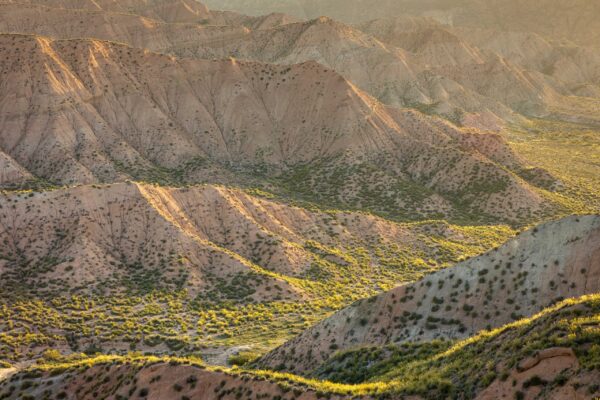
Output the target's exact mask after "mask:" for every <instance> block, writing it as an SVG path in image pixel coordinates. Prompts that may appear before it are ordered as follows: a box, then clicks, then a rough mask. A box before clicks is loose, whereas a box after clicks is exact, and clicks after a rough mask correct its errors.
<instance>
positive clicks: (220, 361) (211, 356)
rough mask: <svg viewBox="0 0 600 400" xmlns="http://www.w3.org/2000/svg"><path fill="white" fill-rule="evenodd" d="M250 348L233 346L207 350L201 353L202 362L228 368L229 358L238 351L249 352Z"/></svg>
mask: <svg viewBox="0 0 600 400" xmlns="http://www.w3.org/2000/svg"><path fill="white" fill-rule="evenodd" d="M250 349H251V346H234V347H227V348H218V349H209V350H207V351H206V352H204V353H202V360H203V361H204V362H206V363H207V364H208V365H215V366H220V367H226V366H228V364H227V360H228V359H229V357H230V356H234V355H236V354H238V353H239V352H240V351H245V350H250Z"/></svg>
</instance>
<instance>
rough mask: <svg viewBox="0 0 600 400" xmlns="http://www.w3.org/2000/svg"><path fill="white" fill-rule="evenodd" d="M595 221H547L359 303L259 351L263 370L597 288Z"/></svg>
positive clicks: (477, 322) (473, 328) (482, 320)
mask: <svg viewBox="0 0 600 400" xmlns="http://www.w3.org/2000/svg"><path fill="white" fill-rule="evenodd" d="M599 234H600V218H599V217H598V216H580V217H579V216H576V217H569V218H566V219H563V220H561V221H558V222H552V223H547V224H545V225H542V226H540V227H537V228H534V229H532V230H529V231H527V232H524V233H522V234H520V235H519V236H517V237H516V238H515V239H513V240H511V241H509V242H507V243H506V244H505V245H503V246H502V247H500V248H497V249H495V250H493V251H490V252H488V253H486V254H484V255H482V256H479V257H476V258H473V259H471V260H468V261H466V262H464V263H461V264H458V265H457V266H456V267H454V268H449V269H446V270H444V271H440V272H438V273H435V274H432V275H430V276H428V277H426V278H424V279H423V280H421V281H419V282H416V283H413V284H410V285H406V286H401V287H398V288H397V289H394V290H392V291H390V292H388V293H385V294H382V295H380V296H377V297H374V298H371V299H368V300H362V301H360V302H357V303H356V304H354V305H353V306H351V307H349V308H347V309H345V310H343V311H341V312H339V313H337V314H335V315H334V316H332V317H331V318H328V319H326V320H324V321H323V322H321V323H320V324H318V325H316V326H314V327H313V328H311V329H309V330H307V331H306V332H305V333H304V334H302V335H300V336H298V337H296V338H295V339H293V340H292V341H290V342H288V343H286V344H285V345H284V346H282V347H280V348H278V349H276V350H274V351H273V352H271V353H269V354H268V355H266V356H265V357H264V358H263V359H262V360H261V363H262V365H263V366H268V367H270V368H282V369H285V370H289V371H295V372H307V371H310V370H311V369H313V368H315V366H318V365H319V364H320V363H322V362H323V361H324V360H327V359H328V358H329V357H331V356H332V355H333V354H334V353H335V352H336V351H338V350H343V349H349V348H353V347H358V346H361V345H366V344H369V345H374V344H376V345H385V344H394V343H396V344H398V343H403V342H414V341H428V340H433V339H455V338H464V337H468V336H471V335H473V334H474V333H476V332H478V331H480V330H482V329H486V328H487V329H489V328H494V327H498V326H501V325H503V324H506V323H508V322H510V321H511V320H516V319H519V318H521V317H523V316H530V315H532V314H534V313H536V312H538V311H540V310H541V309H543V308H544V307H546V306H548V305H549V304H552V303H553V302H556V301H558V300H560V299H563V298H569V297H576V296H580V295H582V294H588V293H596V292H597V291H598V288H599V285H600V248H599V247H598V245H599V243H600V241H599V240H598V237H599V236H598V235H599Z"/></svg>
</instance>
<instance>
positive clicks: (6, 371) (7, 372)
mask: <svg viewBox="0 0 600 400" xmlns="http://www.w3.org/2000/svg"><path fill="white" fill-rule="evenodd" d="M16 372H17V369H16V368H0V382H2V381H4V380H5V379H8V378H10V377H11V376H13V375H14V374H15V373H16Z"/></svg>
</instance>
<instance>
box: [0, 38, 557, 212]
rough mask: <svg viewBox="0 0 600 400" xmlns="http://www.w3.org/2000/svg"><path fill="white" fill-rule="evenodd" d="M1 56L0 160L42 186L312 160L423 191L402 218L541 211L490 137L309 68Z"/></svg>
mask: <svg viewBox="0 0 600 400" xmlns="http://www.w3.org/2000/svg"><path fill="white" fill-rule="evenodd" d="M0 42H1V46H2V47H4V48H5V49H6V50H7V51H6V54H7V56H6V57H5V58H4V59H3V60H2V61H0V73H2V74H3V75H4V76H5V77H6V80H5V84H4V88H3V90H2V92H1V96H2V98H1V99H0V110H1V111H2V113H1V114H2V117H0V118H1V119H0V126H2V129H3V130H4V131H5V132H7V134H6V135H4V136H3V137H2V139H1V142H0V148H1V149H2V150H3V151H4V152H5V153H6V154H7V155H9V156H10V157H12V158H13V159H14V160H15V161H17V162H18V163H19V164H20V165H21V166H22V167H24V168H26V169H27V170H28V171H29V172H30V173H32V174H34V175H35V176H37V177H40V178H44V179H47V180H49V181H51V182H59V183H66V184H72V183H92V182H98V181H101V182H114V181H122V180H125V179H127V178H130V177H138V178H139V177H140V176H142V177H143V176H144V173H148V171H152V170H156V168H162V169H163V170H164V169H166V170H167V171H172V172H173V171H174V172H176V171H179V170H181V172H183V171H185V174H188V175H189V174H191V175H192V178H188V181H190V180H191V181H194V180H196V181H198V180H199V179H202V178H201V177H200V178H198V177H196V178H193V171H194V166H198V165H199V166H200V168H199V169H200V170H202V168H201V167H202V165H204V164H205V163H206V162H207V161H208V164H210V165H213V166H214V167H215V168H216V169H217V170H219V169H220V170H223V169H227V168H229V169H231V167H232V166H235V167H236V168H238V169H239V168H240V167H244V166H245V168H246V170H249V171H252V168H253V166H255V167H256V166H259V167H260V166H266V167H267V168H273V169H274V171H275V173H277V171H286V170H289V168H293V167H294V166H297V165H306V164H307V163H311V162H314V161H317V160H319V161H320V162H322V161H323V160H328V159H329V160H337V161H335V162H336V163H337V168H338V169H344V168H345V169H348V166H351V165H357V164H360V163H364V162H367V161H368V162H370V163H373V164H374V165H376V168H378V170H379V171H382V172H381V173H384V174H386V173H387V174H391V173H393V175H394V179H395V180H398V179H400V180H403V181H405V182H408V183H409V184H410V185H413V186H414V187H417V188H418V187H421V189H419V190H420V191H422V192H423V193H424V194H423V196H422V197H420V198H419V199H418V200H419V201H418V202H415V203H414V204H408V207H411V208H412V209H415V210H420V211H419V212H421V213H427V210H426V209H419V208H417V207H422V205H423V200H425V205H427V203H432V202H435V203H439V202H440V201H445V202H446V204H447V208H448V210H449V213H452V212H453V206H454V207H456V205H455V204H459V203H460V207H463V208H464V209H466V210H469V209H470V210H475V209H476V210H481V212H482V213H484V214H489V215H497V216H502V217H503V218H507V219H510V220H516V219H517V218H519V217H520V216H522V217H527V218H529V217H531V216H533V215H536V214H539V213H540V212H545V209H546V208H545V206H546V205H547V203H545V200H544V199H543V197H541V195H540V194H539V193H538V192H537V191H536V190H535V189H534V188H533V187H532V186H531V185H530V184H528V183H527V182H525V181H524V180H523V179H521V178H519V177H517V176H516V175H515V173H516V174H521V173H522V172H523V171H524V170H525V168H526V166H525V165H524V164H523V163H522V161H521V160H520V159H519V158H518V157H516V156H515V155H514V154H513V153H512V151H511V150H510V149H509V148H508V147H507V146H506V145H505V144H504V143H503V142H502V140H501V139H500V137H499V136H497V135H493V134H480V133H478V132H473V131H468V130H460V129H457V128H456V127H454V126H452V125H451V124H449V123H446V122H443V121H442V120H440V119H437V118H432V117H427V116H425V115H422V114H420V113H418V112H414V111H408V110H402V109H395V108H390V107H386V106H384V105H382V104H380V103H378V102H377V101H376V100H374V99H373V98H371V97H370V96H368V95H366V94H365V93H364V92H362V91H360V90H358V89H357V88H356V87H355V86H354V85H352V83H350V82H348V81H347V80H345V79H344V78H343V77H341V76H340V75H339V74H337V73H335V72H334V71H332V70H329V69H327V68H324V67H322V66H321V65H319V64H317V63H314V62H309V63H304V64H299V65H293V66H273V65H268V64H259V63H248V62H237V61H235V60H228V61H207V60H189V59H183V60H179V59H176V58H173V57H169V56H166V55H159V54H155V53H150V52H148V51H147V50H140V49H134V48H130V47H126V46H123V45H118V44H114V43H110V42H102V41H96V40H63V41H60V40H51V39H47V38H44V37H35V36H27V35H2V36H0ZM332 162H333V161H332ZM261 168H264V167H261ZM386 170H387V172H386ZM200 174H202V171H201V173H200ZM524 176H525V175H524ZM204 179H206V177H204ZM482 180H485V182H486V183H485V184H484V185H482V184H481V182H482ZM342 185H345V186H344V187H345V188H348V189H347V190H349V191H352V190H355V189H353V186H352V185H354V183H353V182H351V181H348V182H344V183H342ZM345 190H346V189H345ZM509 193H510V194H509ZM476 194H477V195H476ZM418 204H421V206H418ZM409 209H410V208H409ZM437 212H438V213H439V211H437Z"/></svg>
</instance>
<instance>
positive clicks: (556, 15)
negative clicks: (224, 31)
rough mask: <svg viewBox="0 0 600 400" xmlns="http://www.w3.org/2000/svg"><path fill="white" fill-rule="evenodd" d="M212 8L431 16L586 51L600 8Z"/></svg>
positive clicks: (349, 18) (491, 4)
mask: <svg viewBox="0 0 600 400" xmlns="http://www.w3.org/2000/svg"><path fill="white" fill-rule="evenodd" d="M205 3H206V4H207V5H208V6H209V7H213V8H219V9H233V10H237V11H240V12H243V13H247V14H265V13H267V12H271V11H278V12H284V13H288V14H292V15H296V16H297V17H299V18H309V19H310V18H316V17H318V16H321V15H327V16H330V17H332V18H336V19H340V20H342V21H346V22H353V23H356V22H364V21H366V20H370V19H377V18H385V17H388V16H390V15H392V16H394V15H406V14H408V15H414V16H428V17H433V18H435V19H437V20H439V21H440V22H442V23H445V24H447V25H452V26H470V27H477V28H492V29H499V30H504V31H520V32H535V33H538V34H541V35H543V36H548V37H551V38H553V39H557V40H561V39H568V40H571V41H573V42H575V43H578V44H581V45H586V46H597V45H598V40H599V38H600V25H599V22H598V18H597V16H598V15H599V14H600V5H599V4H598V3H597V2H594V1H587V0H567V1H559V0H542V1H536V2H530V1H521V0H494V1H487V0H429V1H421V0H401V1H396V0H378V1H377V7H372V6H370V5H371V3H369V2H368V1H366V0H351V1H340V0H325V1H317V0H286V1H263V0H223V1H221V0H219V1H216V0H207V1H206V2H205Z"/></svg>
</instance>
